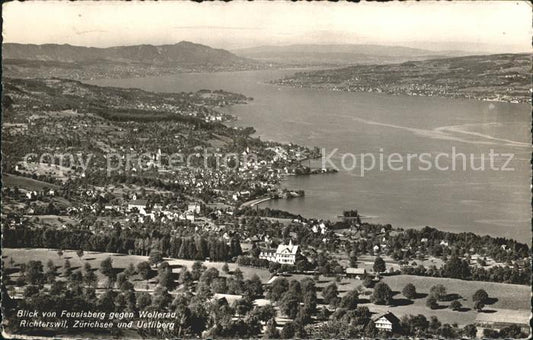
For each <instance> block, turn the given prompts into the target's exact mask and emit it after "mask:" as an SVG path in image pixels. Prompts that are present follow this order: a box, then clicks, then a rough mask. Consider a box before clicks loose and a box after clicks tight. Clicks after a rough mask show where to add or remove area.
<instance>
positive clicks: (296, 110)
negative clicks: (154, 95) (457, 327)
mask: <svg viewBox="0 0 533 340" xmlns="http://www.w3.org/2000/svg"><path fill="white" fill-rule="evenodd" d="M292 72H294V70H276V71H244V72H221V73H189V74H177V75H170V76H164V77H149V78H134V79H109V80H94V81H89V82H88V83H91V84H96V85H101V86H117V87H135V88H141V89H145V90H149V91H157V92H181V91H196V90H199V89H212V90H215V89H223V90H226V91H232V92H238V93H242V94H244V95H246V96H249V97H253V98H254V100H253V101H251V102H250V103H248V104H244V105H236V106H233V107H228V108H224V110H225V111H226V112H228V113H230V114H233V115H235V116H237V117H238V120H237V121H236V122H233V123H232V124H233V125H236V126H253V127H254V128H255V129H256V130H257V133H256V135H257V136H261V138H262V139H269V140H276V141H280V142H293V143H297V144H302V145H307V146H310V147H313V146H318V147H321V148H322V147H323V148H325V152H326V154H327V155H328V154H330V153H331V152H333V150H335V149H338V151H337V152H336V153H335V154H334V155H333V156H332V157H330V159H331V161H332V163H333V164H335V165H337V166H339V165H340V163H341V159H342V155H343V154H344V153H351V154H354V155H360V154H361V153H373V154H375V155H376V158H377V157H378V156H379V154H380V153H381V154H383V155H384V157H387V156H388V155H389V154H391V153H399V154H401V155H406V154H415V153H416V154H421V153H430V154H431V155H432V156H435V155H437V154H438V153H448V154H449V153H452V148H454V150H455V152H456V153H463V154H465V155H466V156H467V157H468V158H471V157H470V155H472V158H473V159H474V162H475V164H476V166H478V165H479V164H481V163H480V159H481V155H488V154H489V153H490V152H491V150H493V152H494V153H499V154H504V153H505V154H513V155H514V156H513V159H512V160H511V162H510V163H509V164H508V167H511V168H514V170H513V171H495V170H491V169H490V167H489V161H488V156H485V165H486V167H485V170H478V171H476V170H472V169H470V168H469V167H467V170H465V171H463V170H462V168H461V167H459V168H461V169H459V168H458V169H456V171H451V170H448V171H441V170H436V169H433V170H430V171H422V170H419V169H417V168H416V164H415V163H413V168H412V169H411V170H410V171H407V170H406V169H404V170H402V171H394V170H391V169H389V168H385V169H383V170H380V169H374V170H371V171H370V170H369V171H366V172H365V173H364V175H363V176H361V174H362V173H361V168H360V166H356V167H354V168H353V169H351V170H342V169H341V171H339V173H336V174H327V175H314V176H306V177H295V176H288V177H287V179H286V180H285V181H284V183H283V186H285V187H287V188H290V189H303V190H305V197H303V198H294V199H290V200H272V201H268V202H265V203H262V204H261V206H262V207H267V206H268V207H270V208H275V209H281V210H287V211H290V212H293V213H298V214H302V215H304V216H306V217H319V218H324V219H331V220H336V219H337V216H338V215H340V214H341V213H342V211H343V210H347V209H358V210H359V211H360V213H361V214H362V215H364V216H366V217H367V220H368V221H372V222H377V223H390V224H392V225H393V226H396V227H404V228H408V227H420V226H425V225H429V226H434V227H437V228H439V229H442V230H446V231H452V232H461V231H471V232H474V233H478V234H489V235H493V236H502V237H511V238H514V239H517V240H520V241H522V242H525V243H531V227H530V221H531V203H530V202H531V198H530V163H529V160H530V153H531V148H530V141H531V136H530V127H531V123H530V120H531V116H530V106H529V105H527V104H507V103H495V102H482V101H476V100H465V99H452V98H439V97H410V96H394V95H386V94H377V93H348V92H336V91H327V90H319V89H304V88H286V87H280V86H277V85H271V84H268V83H267V82H268V81H270V80H274V79H277V78H280V77H283V76H284V75H287V74H290V73H292ZM503 161H504V159H503V158H498V159H497V161H496V165H497V166H501V165H502V162H503ZM321 163H322V162H321V161H320V160H317V161H313V162H311V165H313V166H316V167H320V166H322V164H321ZM450 163H451V161H450V160H449V159H448V160H445V159H444V160H442V164H447V165H450ZM359 165H360V164H359Z"/></svg>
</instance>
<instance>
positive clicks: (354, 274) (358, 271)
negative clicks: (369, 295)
mask: <svg viewBox="0 0 533 340" xmlns="http://www.w3.org/2000/svg"><path fill="white" fill-rule="evenodd" d="M365 274H366V269H365V268H353V267H348V268H346V277H351V278H357V279H361V277H362V276H364V275H365Z"/></svg>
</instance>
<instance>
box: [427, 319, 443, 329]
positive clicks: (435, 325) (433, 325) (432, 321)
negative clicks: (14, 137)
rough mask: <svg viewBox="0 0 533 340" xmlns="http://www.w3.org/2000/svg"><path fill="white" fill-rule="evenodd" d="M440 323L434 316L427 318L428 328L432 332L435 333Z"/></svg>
mask: <svg viewBox="0 0 533 340" xmlns="http://www.w3.org/2000/svg"><path fill="white" fill-rule="evenodd" d="M441 325H442V324H441V322H440V321H439V319H437V317H436V316H434V315H433V316H431V317H430V318H429V328H430V329H431V330H432V331H433V332H436V331H437V330H438V329H439V328H440V326H441Z"/></svg>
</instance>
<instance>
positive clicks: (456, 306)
mask: <svg viewBox="0 0 533 340" xmlns="http://www.w3.org/2000/svg"><path fill="white" fill-rule="evenodd" d="M462 307H463V305H462V304H461V302H459V301H458V300H453V301H452V303H450V309H452V310H454V311H459V310H461V308H462Z"/></svg>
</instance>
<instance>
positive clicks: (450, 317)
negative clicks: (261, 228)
mask: <svg viewBox="0 0 533 340" xmlns="http://www.w3.org/2000/svg"><path fill="white" fill-rule="evenodd" d="M108 256H109V257H111V258H112V260H113V267H115V268H117V270H119V271H120V270H122V269H124V268H126V267H127V266H128V265H129V264H130V263H132V264H133V265H135V266H136V265H137V264H138V263H140V262H143V261H146V260H147V259H148V258H147V257H146V256H137V255H122V254H111V253H97V252H85V254H84V255H83V256H82V257H81V259H80V258H79V257H78V256H77V255H76V252H75V251H73V250H64V251H63V255H62V256H59V255H58V254H57V250H55V249H12V248H4V249H3V253H2V260H3V261H4V262H5V264H6V271H7V272H11V273H12V276H11V277H12V279H16V277H17V276H18V265H19V264H20V263H25V262H28V261H30V260H35V259H39V260H40V261H42V262H43V264H45V265H46V263H47V262H48V260H52V261H53V262H54V263H55V264H56V266H58V267H59V268H58V271H61V268H62V266H63V264H64V262H65V260H66V259H69V261H70V263H71V266H72V268H73V269H74V270H76V269H78V268H80V267H82V266H83V265H84V263H85V262H88V263H90V264H91V266H92V268H95V269H96V268H99V266H100V262H101V261H102V260H104V259H105V258H107V257H108ZM10 258H13V260H14V263H15V264H14V265H11V264H10ZM165 261H167V262H168V263H169V264H170V266H171V267H172V268H173V271H174V272H175V273H178V272H179V271H180V270H181V267H182V266H186V267H188V268H191V266H192V264H193V263H194V261H191V260H180V259H165ZM204 265H205V266H206V267H207V268H211V267H213V268H217V269H218V270H219V271H220V274H221V275H225V274H224V273H223V272H222V266H223V265H224V263H223V262H204ZM228 266H229V268H230V271H234V270H235V269H236V268H237V267H239V269H240V270H241V271H242V272H243V276H244V278H245V279H247V278H250V277H252V276H253V275H254V274H257V275H258V276H259V277H260V279H261V281H262V282H263V283H266V282H268V280H269V279H270V278H271V274H270V273H269V272H268V270H266V269H261V268H252V267H245V266H237V265H236V264H233V263H230V264H228ZM95 273H96V274H97V275H98V278H99V285H100V286H101V287H103V286H104V284H105V278H104V277H103V276H102V275H101V274H100V273H99V271H96V272H95ZM153 276H155V272H154V273H153ZM305 277H309V276H308V275H303V274H295V275H288V276H287V277H286V278H287V279H288V280H291V279H297V280H301V279H303V278H305ZM383 281H384V282H386V283H387V284H388V285H389V286H390V287H391V289H392V290H393V292H394V304H393V305H392V306H378V305H374V304H373V303H370V301H369V299H368V296H365V295H362V294H361V295H360V305H366V306H368V308H369V309H370V310H371V311H372V312H373V313H382V312H387V311H390V312H393V313H394V314H395V315H396V316H398V317H401V316H402V315H407V314H423V315H425V316H426V317H427V318H429V317H430V316H433V315H434V316H436V317H438V318H439V320H440V321H441V322H442V323H450V324H452V323H457V324H458V325H466V324H470V323H474V322H475V321H476V319H479V320H499V321H501V320H510V319H511V320H527V318H528V317H529V315H530V312H529V308H530V307H529V306H530V287H528V286H523V285H511V284H503V283H489V282H476V281H463V280H457V279H447V278H430V277H419V276H411V275H395V276H386V277H384V278H383ZM332 282H336V281H335V278H334V277H324V276H320V279H319V281H318V282H317V288H318V290H319V293H318V298H319V302H320V300H321V292H320V291H321V290H322V289H323V288H324V287H325V286H327V285H329V284H331V283H332ZM133 283H134V285H135V288H136V290H146V289H147V282H146V281H144V280H142V279H140V278H135V279H134V282H133ZM336 283H337V286H338V289H339V293H340V296H343V295H344V294H346V292H347V291H350V290H352V289H356V288H357V287H358V286H360V285H361V284H362V281H360V280H357V279H347V278H343V279H342V280H341V281H340V282H336ZM407 283H413V284H414V285H415V287H416V290H417V293H418V294H419V296H418V297H417V298H416V299H414V300H413V301H410V300H407V299H405V297H403V295H402V294H401V290H402V289H403V287H404V286H405V285H406V284H407ZM155 284H156V282H155V280H154V279H153V277H152V279H150V280H149V282H148V291H151V290H153V289H154V288H155ZM436 284H442V285H444V286H445V287H446V289H447V293H448V294H458V295H459V296H461V297H462V298H459V301H460V302H461V303H462V305H463V309H462V311H452V310H451V309H449V308H448V305H449V302H442V301H441V302H439V305H440V307H439V308H437V309H434V310H431V309H429V308H428V307H426V305H425V302H426V296H427V294H428V293H429V289H430V288H431V287H432V286H434V285H436ZM480 288H483V289H485V290H486V291H487V293H488V294H489V297H490V298H491V300H492V301H491V303H490V304H487V306H486V307H485V308H484V311H483V312H481V313H478V312H477V311H475V310H473V309H472V295H473V293H474V292H475V291H476V290H477V289H480Z"/></svg>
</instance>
